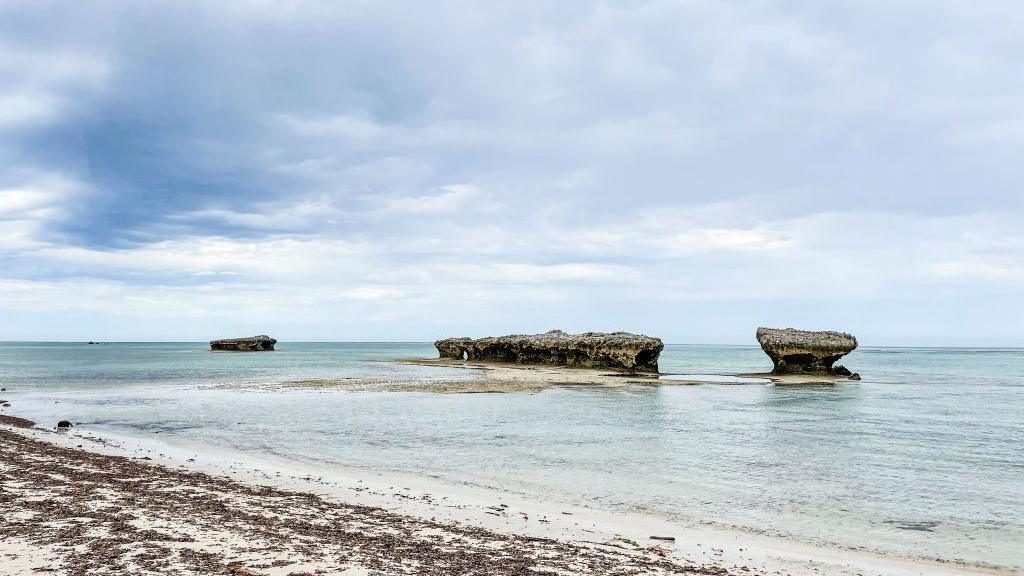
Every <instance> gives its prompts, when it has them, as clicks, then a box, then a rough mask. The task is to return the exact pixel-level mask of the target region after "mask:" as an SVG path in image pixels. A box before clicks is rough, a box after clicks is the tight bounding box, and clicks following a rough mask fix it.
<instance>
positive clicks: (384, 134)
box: [0, 0, 1024, 343]
mask: <svg viewBox="0 0 1024 576" xmlns="http://www.w3.org/2000/svg"><path fill="white" fill-rule="evenodd" d="M427 12H430V14H429V15H428V14H427ZM97 14H100V15H102V17H98V16H96V15H97ZM427 16H429V17H427ZM1022 19H1024V11H1022V10H1021V9H1020V7H1019V6H1017V5H1016V4H1015V3H1010V2H994V3H990V4H986V6H985V7H984V8H978V9H971V10H965V9H964V7H963V4H962V3H958V2H952V1H951V2H936V3H932V4H930V5H929V6H928V7H927V8H925V7H922V6H916V5H894V4H892V3H882V2H873V1H872V2H856V3H854V2H840V3H838V4H830V5H829V6H824V5H821V6H818V5H806V6H801V7H799V8H795V7H791V6H781V5H770V4H763V3H762V4H757V3H753V4H751V3H721V2H713V1H703V0H699V1H695V2H686V3H678V2H669V1H658V0H654V1H650V2H639V3H621V4H588V3H573V2H569V3H564V4H558V5H552V4H550V3H535V2H521V3H515V4H509V5H501V6H497V5H491V6H488V7H487V8H486V9H481V8H479V7H473V6H469V5H466V4H463V3H442V4H439V5H434V6H432V7H430V8H426V7H421V6H413V5H406V6H401V7H396V6H393V5H386V4H374V3H361V2H357V3H345V4H338V5H329V4H320V3H304V2H300V3H291V4H287V5H283V4H276V3H266V2H260V3H256V4H253V3H249V2H247V3H222V4H210V3H200V2H191V1H186V2H156V3H153V4H148V5H147V6H146V7H144V8H143V7H140V6H135V5H132V4H124V3H115V2H109V3H108V2H100V3H99V4H98V5H97V4H93V5H90V6H88V7H85V6H76V5H60V6H57V5H48V4H45V3H26V2H15V3H5V4H0V37H2V38H3V41H2V42H0V165H3V166H4V167H5V170H4V172H3V174H0V282H4V283H5V284H4V285H5V286H6V288H5V289H4V290H2V291H0V298H2V299H3V301H2V302H0V304H2V306H0V308H2V309H6V314H7V316H6V317H5V318H6V322H5V323H4V326H6V330H8V331H10V333H9V334H4V333H0V338H3V337H18V336H19V335H24V334H30V333H31V334H35V332H32V330H33V328H32V326H34V325H35V324H34V322H33V318H32V316H33V315H35V316H37V317H38V316H40V315H44V316H45V315H46V314H47V310H51V311H54V312H52V313H53V317H52V321H53V323H54V325H59V326H62V327H66V328H67V329H68V330H71V329H73V328H74V329H78V330H83V331H84V330H86V329H87V328H89V329H91V328H92V327H93V326H96V325H103V326H106V325H107V324H105V322H109V323H110V326H112V327H111V330H114V331H116V330H121V331H122V332H123V337H125V338H135V337H141V336H140V335H137V334H135V333H134V332H132V331H133V330H143V331H149V332H148V333H149V334H152V335H153V336H154V337H156V336H157V332H158V329H157V328H155V327H151V326H158V325H159V326H161V327H165V328H160V329H159V330H167V332H160V334H161V335H163V336H166V337H172V336H174V335H173V334H171V332H174V331H178V332H180V334H179V335H178V336H174V337H182V336H183V335H184V332H188V331H191V330H198V329H199V327H203V330H208V329H209V330H212V329H213V327H214V326H213V325H212V322H214V320H216V322H220V323H229V322H238V323H241V322H243V321H242V320H231V318H232V317H241V316H245V317H249V318H261V319H266V320H267V321H268V322H278V323H280V324H278V325H279V326H282V327H289V326H291V327H292V328H287V329H288V330H294V331H295V332H294V333H295V334H298V335H302V334H310V335H313V334H315V335H317V337H321V338H342V337H353V338H361V337H368V335H369V334H370V333H373V334H375V335H376V336H377V337H378V338H383V339H388V338H389V337H390V338H399V337H417V338H431V337H433V336H435V335H436V334H435V333H436V332H448V331H452V332H455V333H469V332H474V333H478V332H477V331H480V330H484V329H485V328H486V329H489V330H490V329H492V330H494V331H502V330H509V331H511V330H524V331H525V330H528V329H547V328H551V327H555V326H562V327H565V328H571V327H573V326H576V327H578V328H580V329H590V328H600V327H606V328H635V329H638V330H645V331H651V332H660V333H662V334H664V335H665V336H666V338H668V339H684V340H690V341H706V340H708V339H719V340H729V341H743V342H746V341H749V334H748V332H749V330H748V329H747V328H748V324H749V325H753V324H757V323H768V322H772V321H774V320H776V319H778V320H779V321H781V322H785V323H798V322H799V321H801V320H807V321H811V322H814V323H818V324H827V325H831V324H833V323H834V324H836V325H837V326H836V327H846V328H849V329H851V330H853V329H858V330H860V331H861V332H862V333H865V334H868V335H872V334H875V335H879V334H881V335H886V334H888V332H886V331H887V330H889V331H894V332H893V334H896V333H897V332H898V333H899V335H900V337H906V338H908V339H912V338H914V337H915V336H919V337H921V338H932V337H935V338H939V337H942V338H947V339H948V340H949V341H955V340H956V339H957V338H959V337H960V336H961V335H963V334H964V333H965V332H971V331H972V330H973V331H974V333H976V334H994V335H996V336H998V338H1001V339H1002V340H1001V341H1012V342H1017V343H1021V342H1024V333H1022V331H1021V328H1020V324H1019V322H1015V321H1014V320H1013V317H1012V316H1009V315H998V314H994V313H993V314H992V315H984V314H981V315H978V316H977V318H975V319H971V320H970V321H969V322H968V324H969V325H968V326H965V325H964V321H963V318H964V317H965V315H966V316H970V315H967V314H965V310H967V306H968V304H965V302H970V301H974V302H977V301H978V299H984V300H985V302H986V303H990V304H991V306H992V307H993V309H995V308H997V307H1002V308H1004V309H1009V308H1013V307H1014V306H1016V294H1018V293H1019V289H1020V288H1021V278H1020V275H1019V274H1018V273H1017V272H1016V270H1019V269H1021V265H1022V264H1024V241H1022V240H1021V236H1020V232H1019V230H1018V227H1019V225H1018V224H1017V223H1018V222H1019V221H1021V216H1022V215H1024V214H1022V212H1024V194H1022V193H1021V190H1020V185H1019V182H1021V178H1020V176H1021V174H1020V162H1019V157H1020V154H1021V152H1022V150H1021V149H1020V145H1021V142H1022V140H1021V138H1020V133H1021V130H1020V119H1021V118H1024V104H1022V103H1021V99H1020V98H1019V95H1020V93H1021V91H1022V90H1024V85H1022V83H1021V82H1022V81H1021V80H1020V79H1019V78H1018V77H1019V76H1020V75H1019V74H1015V73H1014V72H1015V71H1016V69H1017V67H1018V63H1019V61H1020V55H1021V54H1024V40H1022V39H1021V36H1020V35H1019V34H1018V33H1017V28H1019V26H1018V24H1019V23H1020V22H1021V21H1022ZM439 20H443V21H444V22H445V23H446V25H445V26H444V27H438V26H436V22H437V21H439ZM908 22H910V23H913V25H912V26H908ZM33 287H35V288H33ZM65 299H66V300H65ZM58 300H60V301H61V304H59V305H58V304H55V303H54V302H56V301H58ZM48 302H50V304H47V303H48ZM48 306H49V307H48ZM58 308H59V309H60V310H61V315H58V314H57V312H55V311H56V310H58ZM67 311H74V312H76V313H78V314H80V315H79V316H76V314H64V312H67ZM882 316H884V318H880V317H882ZM65 317H66V318H77V319H75V320H63V319H62V318H65ZM140 317H145V318H147V319H150V320H152V321H151V322H147V323H145V324H143V325H140V324H139V323H138V322H135V323H132V322H131V319H132V318H140ZM340 317H344V318H346V322H347V325H348V326H351V328H350V329H349V328H346V329H344V330H343V329H341V328H339V327H338V326H339V323H338V322H337V321H336V318H340ZM203 318H207V319H210V320H202V319H203ZM897 318H899V319H901V320H902V323H901V324H899V325H897V326H895V327H894V326H893V325H892V324H891V323H890V322H895V321H896V320H895V319H897ZM972 318H973V317H972ZM154 319H159V322H157V321H155V320H154ZM923 319H928V323H927V326H928V328H927V334H916V335H915V333H914V330H915V329H914V328H913V327H914V326H917V325H924V324H922V322H923ZM190 322H191V323H190ZM204 322H209V323H211V324H204ZM840 324H842V325H840ZM904 326H905V327H906V328H903V327H904ZM345 330H350V331H348V332H346V331H345ZM361 330H365V331H366V333H362V332H360V331H361ZM920 331H922V332H923V331H924V329H921V330H920ZM189 333H190V334H192V332H189ZM83 334H84V332H83ZM309 337H312V336H309Z"/></svg>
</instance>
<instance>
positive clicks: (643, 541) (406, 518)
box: [0, 425, 1020, 576]
mask: <svg viewBox="0 0 1024 576" xmlns="http://www.w3.org/2000/svg"><path fill="white" fill-rule="evenodd" d="M10 434H16V435H18V436H19V437H21V438H25V439H26V440H28V441H31V442H39V443H45V444H48V445H52V446H55V447H59V448H60V449H61V450H70V451H71V452H70V453H69V454H70V455H72V456H74V457H75V458H84V459H86V460H88V459H90V458H100V459H104V458H118V457H120V458H129V459H130V460H129V462H131V463H134V464H138V465H142V466H147V467H151V468H152V469H153V470H158V471H159V472H160V473H161V474H163V473H175V474H177V473H179V472H180V473H188V474H200V475H203V476H205V477H207V478H208V479H209V480H210V481H217V482H220V481H222V479H230V481H231V482H233V483H235V484H232V487H231V488H230V489H227V488H225V490H227V493H228V494H229V495H233V496H231V497H236V496H238V495H237V494H234V492H236V491H238V490H241V491H242V492H244V491H245V490H247V489H249V490H251V489H255V488H254V487H258V486H270V487H272V489H273V490H280V491H287V492H288V493H294V494H303V495H306V496H305V497H315V498H320V499H324V500H325V501H327V502H328V503H329V504H330V505H332V506H349V507H351V506H357V507H367V508H373V509H379V510H384V511H386V512H387V513H389V514H397V515H399V516H400V517H401V519H400V520H395V519H394V518H392V520H391V521H393V522H397V523H398V524H400V525H401V524H406V523H412V524H416V523H417V522H428V521H432V522H441V523H443V524H444V525H445V526H448V525H449V524H450V525H451V526H453V527H449V528H450V529H451V530H454V531H455V532H454V533H459V534H461V533H462V532H459V531H460V530H470V531H476V530H482V531H484V532H485V533H486V536H481V537H483V538H484V540H486V541H488V542H491V540H492V539H494V538H498V539H499V540H500V541H502V542H506V540H507V538H509V537H515V538H526V539H527V540H526V541H524V542H526V543H527V544H528V543H529V542H533V540H530V539H541V540H544V541H547V540H552V541H556V542H558V543H560V544H559V546H570V547H571V548H570V549H565V550H563V552H565V553H566V554H568V556H567V557H566V558H568V557H578V556H580V555H583V556H587V555H588V554H598V553H599V554H598V555H599V556H601V555H604V554H606V553H607V552H608V551H609V550H610V551H613V552H614V553H615V554H627V556H628V558H626V557H624V558H622V559H619V560H617V561H622V562H626V563H628V562H639V561H643V562H647V561H653V562H655V564H654V565H652V566H654V568H651V567H648V568H646V569H647V570H655V571H653V572H651V571H648V572H642V573H710V574H760V573H764V574H772V573H782V574H790V575H793V576H800V575H803V574H808V575H810V574H836V575H844V576H845V575H853V574H864V575H866V574H879V575H886V576H888V575H893V576H896V575H900V576H909V575H911V574H922V575H923V574H941V575H954V574H956V575H961V574H962V575H967V574H1020V572H1014V571H1012V570H1004V569H998V568H984V567H976V566H971V565H964V564H958V563H954V562H944V561H929V560H922V559H913V558H904V557H899V556H893V555H885V554H879V553H874V552H865V551H859V550H851V549H846V548H832V547H826V546H816V545H811V544H804V543H801V542H798V541H793V540H787V539H783V538H778V537H771V536H765V535H759V534H755V533H748V532H742V531H738V530H729V529H724V528H719V527H714V526H707V525H701V524H694V523H680V522H674V521H671V520H667V519H664V518H660V517H655V516H654V515H645V514H639V513H616V512H608V511H604V510H597V509H592V508H580V507H572V506H567V505H563V504H559V503H554V502H543V501H538V500H536V499H534V498H528V497H523V496H519V495H511V494H507V493H501V492H500V491H494V490H488V489H484V488H476V487H472V486H452V485H445V484H444V483H442V482H439V481H436V480H435V479H432V478H429V477H416V476H412V475H405V476H400V475H397V474H386V473H377V474H374V473H369V472H365V471H363V472H359V471H354V470H346V469H341V470H339V467H335V466H318V465H312V464H305V463H301V462H295V461H291V460H286V459H283V458H276V457H249V456H246V455H243V454H239V453H235V452H230V451H221V450H216V449H212V448H207V447H202V446H194V445H188V444H185V443H174V442H168V441H166V439H155V438H146V439H139V438H133V437H129V436H115V435H108V434H102V435H96V434H95V433H91V432H90V433H88V434H82V433H81V431H73V432H71V433H56V432H52V431H49V430H43V429H39V428H31V429H15V428H13V427H11V426H7V425H0V439H2V442H3V443H10V442H11V441H12V440H11V438H12V437H11V436H9V435H10ZM15 440H16V439H15ZM79 446H81V447H82V448H78V447H79ZM5 452H10V450H5ZM65 457H68V455H65ZM131 458H135V459H131ZM139 458H152V460H146V461H141V460H138V459H139ZM9 459H10V457H9V456H3V457H0V463H2V464H3V467H4V469H5V470H7V469H9V468H10V463H9ZM145 470H147V471H150V468H145ZM7 473H8V472H5V478H4V480H3V483H2V484H0V486H4V492H3V493H6V492H7V491H8V488H7V486H6V485H7V484H8V483H9V482H10V481H9V480H8V479H7V478H6V474H7ZM15 480H16V481H17V479H15ZM122 480H123V479H122ZM224 481H226V480H224ZM246 487H247V488H246ZM108 489H109V487H108ZM0 494H2V493H0ZM4 505H5V504H4V502H3V500H2V499H0V507H2V506H4ZM253 507H254V506H253V504H252V503H251V502H250V504H249V505H248V508H247V509H246V510H245V513H246V514H249V515H252V514H253V510H252V508H253ZM256 508H258V506H257V507H256ZM300 508H301V507H300ZM15 511H17V510H15ZM179 512H183V511H179ZM306 512H308V511H305V512H303V511H302V510H298V513H300V515H301V513H306ZM186 515H187V514H186ZM200 520H202V521H201V522H200V524H204V522H205V520H203V519H200ZM353 521H354V522H356V523H357V524H358V523H362V522H365V521H366V518H362V517H359V518H357V519H355V520H353ZM410 525H411V524H410ZM374 526H375V527H374V529H385V528H387V527H385V526H378V525H374ZM187 528H188V524H187V523H184V526H180V525H179V526H177V529H179V530H186V533H187ZM449 528H438V527H437V526H433V527H432V528H430V530H438V529H440V530H442V531H443V530H448V529H449ZM388 529H390V528H388ZM652 535H668V536H673V537H675V541H674V542H666V541H660V540H651V539H649V538H648V537H649V536H652ZM222 536H223V537H225V538H226V541H228V542H232V541H234V542H235V544H230V545H228V547H229V548H231V547H232V546H233V547H235V548H239V547H240V548H245V546H242V544H244V543H245V540H244V538H243V539H242V541H241V543H239V542H237V539H238V538H239V536H238V534H233V535H232V534H227V535H222ZM193 538H194V536H193ZM232 538H235V540H232ZM8 540H10V539H9V538H5V543H4V544H3V545H2V546H0V558H2V557H3V555H4V554H10V553H12V552H11V546H12V545H11V543H10V542H9V541H8ZM516 542H517V543H518V544H516V545H520V544H522V545H524V546H525V545H526V544H524V543H523V542H519V541H518V540H516ZM435 544H436V543H435ZM476 544H478V543H474V544H473V545H476ZM492 544H493V542H492ZM531 545H532V544H531ZM432 546H433V545H432ZM250 547H251V546H250ZM655 547H657V548H655ZM15 548H17V550H19V551H20V553H19V552H13V553H15V554H18V557H19V558H21V561H22V562H25V561H26V558H27V559H28V561H29V563H31V562H32V561H37V560H39V559H40V558H45V556H46V554H47V553H48V552H47V551H48V550H49V551H50V552H49V553H54V552H52V550H51V548H52V547H51V548H48V547H47V545H44V544H27V543H25V542H20V543H16V546H15ZM442 548H443V547H442ZM442 548H438V549H437V550H433V549H432V550H433V552H432V553H436V554H440V555H441V556H443V555H444V554H447V552H445V551H444V550H443V549H442ZM527 548H529V546H527ZM523 550H526V548H524V549H523ZM521 551H522V550H521ZM282 554H283V556H282ZM289 554H292V555H291V556H290V555H289ZM294 554H296V552H294V551H291V552H289V551H285V552H282V553H279V554H278V556H277V557H274V558H272V559H268V558H262V560H260V559H255V560H252V562H254V563H255V564H253V565H254V566H263V565H264V564H267V562H271V563H272V562H274V561H278V562H284V561H291V560H295V558H296V557H295V556H294ZM638 554H639V555H640V560H637V559H635V558H634V556H636V555H638ZM662 554H665V556H662ZM602 557H603V556H602ZM33 559H34V560H33ZM664 562H674V563H675V566H674V567H667V566H669V565H667V564H658V563H664ZM299 563H301V562H298V563H297V564H289V565H288V566H289V569H288V570H283V569H282V570H276V569H277V568H283V566H281V567H275V566H269V567H267V566H264V567H263V568H252V569H253V570H255V571H254V572H223V571H222V572H221V573H238V574H256V573H258V574H268V575H271V576H278V575H285V574H288V573H289V572H291V571H294V570H295V569H296V566H297V565H298V564H299ZM314 564H315V562H314V563H309V566H310V568H309V569H310V570H312V569H321V570H326V571H325V572H323V573H325V574H363V573H366V572H359V571H358V570H362V569H367V570H369V569H371V568H372V569H378V568H373V567H370V568H367V567H366V566H362V567H359V566H355V567H349V568H345V569H344V570H343V569H341V568H340V567H339V566H337V565H333V564H332V565H331V566H328V565H327V564H330V563H326V564H318V565H314ZM364 564H365V561H364ZM225 566H226V564H225ZM304 566H305V565H304ZM680 567H682V568H680ZM744 568H745V570H744ZM29 569H30V567H26V568H24V570H29ZM224 570H227V568H224ZM331 570H334V571H331ZM349 570H355V571H349ZM602 570H605V571H604V572H600V571H599V572H593V571H591V572H580V573H595V574H598V573H608V574H612V573H618V572H614V571H609V570H612V568H610V567H607V566H606V567H605V568H602ZM657 570H661V572H657ZM672 570H675V572H673V571H672ZM680 570H682V571H680ZM694 570H704V572H700V571H696V572H695V571H694ZM708 570H718V571H717V572H716V571H708ZM723 570H724V571H723ZM15 573H16V574H20V573H25V574H28V573H29V572H28V571H23V572H17V571H16V572H15ZM203 573H209V572H203ZM385 573H386V574H388V573H389V572H385ZM394 573H396V574H397V573H402V572H394ZM414 573H426V574H430V573H433V572H430V571H423V572H414ZM490 573H494V574H504V573H517V572H490ZM524 573H525V572H524ZM567 573H577V572H572V571H569V572H567Z"/></svg>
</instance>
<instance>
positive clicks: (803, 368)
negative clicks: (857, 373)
mask: <svg viewBox="0 0 1024 576" xmlns="http://www.w3.org/2000/svg"><path fill="white" fill-rule="evenodd" d="M757 341H758V342H759V343H760V344H761V349H762V350H764V353H765V354H767V355H768V357H769V358H771V359H772V362H773V363H774V364H775V369H774V370H772V373H773V374H831V375H837V372H836V370H835V369H833V367H832V365H833V364H835V362H836V360H839V359H840V358H842V357H843V356H845V355H847V354H849V353H850V352H853V350H854V349H856V348H857V339H856V338H854V337H853V336H851V335H849V334H846V333H845V332H831V331H825V332H813V331H810V330H795V329H793V328H786V329H780V328H758V329H757ZM840 372H845V375H849V374H850V371H849V370H846V369H845V368H844V369H842V370H841V371H840ZM838 375H843V374H838Z"/></svg>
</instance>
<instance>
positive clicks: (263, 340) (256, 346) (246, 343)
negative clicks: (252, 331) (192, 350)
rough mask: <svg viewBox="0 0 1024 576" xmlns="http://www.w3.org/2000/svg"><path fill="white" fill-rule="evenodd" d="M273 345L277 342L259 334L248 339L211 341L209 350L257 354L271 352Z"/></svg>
mask: <svg viewBox="0 0 1024 576" xmlns="http://www.w3.org/2000/svg"><path fill="white" fill-rule="evenodd" d="M274 344H277V340H274V339H273V338H271V337H270V336H267V335H265V334H261V335H259V336H249V337H248V338H224V339H223V340H211V341H210V350H234V351H236V352H259V351H263V350H273V349H274Z"/></svg>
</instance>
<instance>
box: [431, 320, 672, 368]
mask: <svg viewBox="0 0 1024 576" xmlns="http://www.w3.org/2000/svg"><path fill="white" fill-rule="evenodd" d="M434 346H435V347H436V348H437V351H438V353H439V354H440V356H441V358H455V359H463V358H465V359H467V360H477V361H489V362H512V363H515V364H553V365H555V366H566V367H569V368H613V369H617V370H629V371H636V372H657V371H658V356H660V355H661V350H662V349H663V348H664V347H665V345H664V344H662V342H661V339H660V338H652V337H650V336H643V335H638V334H630V333H628V332H612V333H608V334H605V333H601V332H586V333H583V334H568V333H566V332H562V331H561V330H552V331H550V332H545V333H544V334H515V335H511V336H498V337H493V336H492V337H488V338H478V339H476V340H473V339H471V338H447V339H444V340H438V341H437V342H435V343H434Z"/></svg>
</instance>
